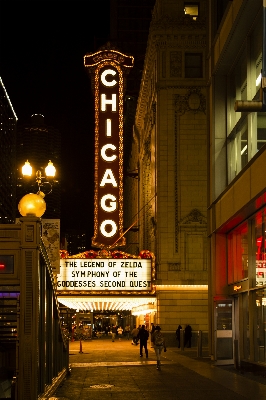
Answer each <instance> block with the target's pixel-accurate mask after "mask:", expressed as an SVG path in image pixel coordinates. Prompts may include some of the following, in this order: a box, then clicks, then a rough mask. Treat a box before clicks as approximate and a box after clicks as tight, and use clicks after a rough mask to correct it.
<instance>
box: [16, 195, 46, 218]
mask: <svg viewBox="0 0 266 400" xmlns="http://www.w3.org/2000/svg"><path fill="white" fill-rule="evenodd" d="M43 198H44V193H43V192H38V193H37V194H34V193H29V194H26V195H25V196H24V197H22V199H21V200H20V202H19V204H18V211H19V213H20V215H22V217H26V216H30V215H31V216H35V217H38V218H40V217H41V216H42V215H43V214H44V212H45V210H46V203H45V201H44V199H43Z"/></svg>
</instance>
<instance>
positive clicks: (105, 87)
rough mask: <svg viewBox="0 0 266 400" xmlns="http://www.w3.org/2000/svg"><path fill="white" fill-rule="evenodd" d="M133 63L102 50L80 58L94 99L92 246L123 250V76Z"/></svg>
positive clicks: (118, 54)
mask: <svg viewBox="0 0 266 400" xmlns="http://www.w3.org/2000/svg"><path fill="white" fill-rule="evenodd" d="M133 62H134V59H133V57H132V56H127V55H125V54H122V53H120V52H119V51H117V50H113V49H111V48H108V49H107V48H104V49H103V50H100V51H98V52H96V53H93V54H87V55H85V57H84V65H85V67H87V68H88V71H89V73H90V74H91V76H92V87H93V91H94V96H95V175H94V178H95V179H94V236H93V238H92V246H94V247H98V248H101V249H107V250H110V249H112V248H115V247H119V246H124V245H125V238H124V236H123V103H124V88H125V75H126V74H127V73H128V72H129V70H130V68H132V67H133Z"/></svg>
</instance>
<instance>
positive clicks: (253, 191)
mask: <svg viewBox="0 0 266 400" xmlns="http://www.w3.org/2000/svg"><path fill="white" fill-rule="evenodd" d="M225 3H226V4H225V6H226V7H224V9H223V10H219V9H218V1H209V7H210V27H211V29H210V41H209V43H210V47H209V50H210V52H209V54H210V58H209V60H208V61H209V65H210V69H209V71H210V74H209V99H210V113H209V116H210V118H209V122H210V125H209V132H210V134H209V160H208V165H209V167H208V169H209V190H208V193H209V194H208V221H209V224H208V237H209V316H210V324H209V327H210V335H209V339H210V341H209V342H210V352H211V354H212V355H213V358H214V360H216V362H217V363H221V364H222V363H228V362H231V363H235V364H236V365H239V364H243V363H245V362H252V363H263V364H265V362H266V351H265V349H266V347H265V345H266V343H265V342H266V336H265V324H266V313H265V310H266V308H265V306H266V300H265V299H266V296H265V294H266V291H265V288H266V261H265V260H266V258H265V256H266V254H265V201H266V177H265V173H264V165H265V161H266V148H265V143H266V115H265V112H264V111H263V107H262V101H261V94H260V88H261V71H262V70H263V69H264V68H265V65H263V64H264V62H263V56H264V57H265V46H263V16H264V15H265V12H263V11H264V10H263V1H262V0H245V1H244V0H235V1H233V2H231V1H229V2H225ZM217 10H218V11H222V13H220V14H219V13H218V12H217ZM217 15H219V18H218V19H217ZM264 19H265V17H264ZM241 102H244V103H246V108H245V107H244V108H242V111H241V109H240V107H239V104H243V103H241Z"/></svg>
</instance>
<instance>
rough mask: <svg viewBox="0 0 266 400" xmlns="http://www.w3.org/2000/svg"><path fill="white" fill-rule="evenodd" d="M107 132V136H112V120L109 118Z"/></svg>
mask: <svg viewBox="0 0 266 400" xmlns="http://www.w3.org/2000/svg"><path fill="white" fill-rule="evenodd" d="M105 134H106V136H112V120H111V119H109V118H108V119H107V120H106V130H105Z"/></svg>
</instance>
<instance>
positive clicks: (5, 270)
mask: <svg viewBox="0 0 266 400" xmlns="http://www.w3.org/2000/svg"><path fill="white" fill-rule="evenodd" d="M13 273H14V256H7V255H0V274H13Z"/></svg>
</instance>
